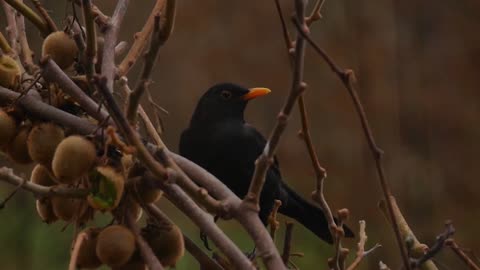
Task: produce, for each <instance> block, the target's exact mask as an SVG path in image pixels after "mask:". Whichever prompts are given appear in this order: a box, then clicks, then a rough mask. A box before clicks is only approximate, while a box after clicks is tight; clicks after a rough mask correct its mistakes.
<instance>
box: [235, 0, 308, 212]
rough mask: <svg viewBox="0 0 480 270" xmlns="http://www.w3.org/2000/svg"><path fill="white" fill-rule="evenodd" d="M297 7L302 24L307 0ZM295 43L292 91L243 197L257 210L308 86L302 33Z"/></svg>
mask: <svg viewBox="0 0 480 270" xmlns="http://www.w3.org/2000/svg"><path fill="white" fill-rule="evenodd" d="M295 7H296V16H297V17H298V18H299V20H300V21H301V22H302V24H304V17H305V15H304V14H305V0H296V1H295ZM295 44H296V45H295V62H294V70H293V80H292V87H291V89H290V93H289V95H288V97H287V100H286V102H285V105H284V106H283V108H282V110H281V111H280V113H279V114H278V116H277V121H276V123H275V127H274V128H273V130H272V132H271V133H270V136H269V138H268V141H267V143H266V145H265V148H264V150H263V153H262V154H261V155H260V156H259V157H258V158H257V160H256V162H255V171H254V173H253V176H252V180H251V182H250V187H249V188H248V193H247V195H246V196H245V198H244V199H243V202H244V203H246V204H250V207H249V208H248V209H250V210H255V211H257V212H258V202H259V199H260V193H261V191H262V189H263V184H264V183H265V176H266V173H267V170H268V168H269V167H270V165H271V163H272V161H273V157H274V155H275V150H276V148H277V145H278V143H279V141H280V137H281V135H282V133H283V131H284V130H285V128H286V126H287V121H288V117H289V116H290V113H291V112H292V109H293V106H294V105H295V102H296V101H297V98H298V97H299V96H300V94H301V93H302V92H303V91H304V90H305V88H306V84H305V83H304V82H303V62H304V56H305V42H304V39H303V37H302V35H298V36H297V41H296V43H295Z"/></svg>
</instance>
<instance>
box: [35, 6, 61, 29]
mask: <svg viewBox="0 0 480 270" xmlns="http://www.w3.org/2000/svg"><path fill="white" fill-rule="evenodd" d="M31 1H32V3H33V5H34V6H35V8H36V9H37V11H38V13H40V16H42V18H43V20H44V21H45V22H46V24H47V27H48V29H49V31H50V32H56V31H58V28H57V25H56V24H55V22H54V21H53V19H52V18H51V17H50V15H48V12H47V10H46V9H45V8H44V7H43V6H42V3H40V1H38V0H31Z"/></svg>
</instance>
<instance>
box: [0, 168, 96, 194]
mask: <svg viewBox="0 0 480 270" xmlns="http://www.w3.org/2000/svg"><path fill="white" fill-rule="evenodd" d="M0 181H4V182H7V183H10V184H12V185H15V186H19V185H21V187H22V189H25V190H27V191H30V192H32V193H33V194H35V195H36V196H39V197H51V196H60V197H71V198H83V197H85V196H87V195H88V190H85V189H76V188H67V187H63V186H52V187H46V186H41V185H37V184H34V183H32V182H30V181H26V180H25V179H23V178H21V177H19V176H17V175H15V174H14V173H13V170H12V169H10V168H7V167H2V168H0Z"/></svg>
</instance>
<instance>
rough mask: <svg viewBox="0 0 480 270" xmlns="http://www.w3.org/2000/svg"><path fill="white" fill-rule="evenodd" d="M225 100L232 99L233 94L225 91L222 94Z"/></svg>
mask: <svg viewBox="0 0 480 270" xmlns="http://www.w3.org/2000/svg"><path fill="white" fill-rule="evenodd" d="M220 95H221V96H222V98H223V99H230V98H231V97H232V92H230V91H227V90H224V91H222V92H221V93H220Z"/></svg>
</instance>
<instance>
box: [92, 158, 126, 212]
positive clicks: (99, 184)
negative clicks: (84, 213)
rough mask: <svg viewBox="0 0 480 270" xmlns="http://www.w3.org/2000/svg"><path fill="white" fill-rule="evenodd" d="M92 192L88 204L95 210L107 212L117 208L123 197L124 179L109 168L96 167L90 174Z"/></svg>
mask: <svg viewBox="0 0 480 270" xmlns="http://www.w3.org/2000/svg"><path fill="white" fill-rule="evenodd" d="M89 180H90V183H91V185H92V192H91V194H90V195H88V197H87V201H88V204H89V205H90V206H91V207H92V208H93V209H96V210H101V211H109V210H112V209H114V208H116V207H117V206H118V204H119V203H120V199H121V198H122V195H123V189H124V185H125V177H124V176H123V174H122V173H120V172H119V171H117V170H116V169H115V168H113V167H111V166H98V167H97V168H96V169H95V170H94V171H93V172H92V173H91V174H90V178H89Z"/></svg>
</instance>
